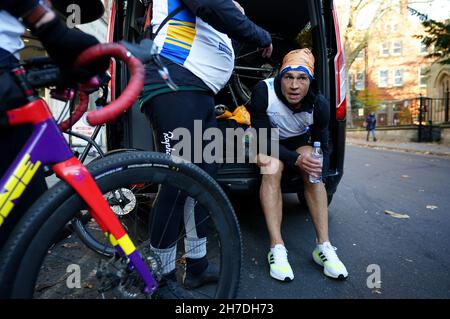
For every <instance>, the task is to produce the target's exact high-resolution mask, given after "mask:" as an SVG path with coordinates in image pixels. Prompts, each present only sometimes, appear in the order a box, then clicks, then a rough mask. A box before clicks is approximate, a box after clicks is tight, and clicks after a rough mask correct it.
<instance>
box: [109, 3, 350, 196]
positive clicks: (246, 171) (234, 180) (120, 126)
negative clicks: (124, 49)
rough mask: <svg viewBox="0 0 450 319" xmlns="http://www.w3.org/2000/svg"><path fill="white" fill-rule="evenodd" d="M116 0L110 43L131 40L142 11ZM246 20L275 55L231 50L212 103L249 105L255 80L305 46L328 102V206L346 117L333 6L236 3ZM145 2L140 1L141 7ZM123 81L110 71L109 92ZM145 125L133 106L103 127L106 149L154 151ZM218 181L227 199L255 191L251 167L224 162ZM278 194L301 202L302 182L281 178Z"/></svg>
mask: <svg viewBox="0 0 450 319" xmlns="http://www.w3.org/2000/svg"><path fill="white" fill-rule="evenodd" d="M126 2H127V5H126V6H124V5H123V3H124V1H120V0H119V1H115V3H114V5H113V8H112V12H111V21H110V29H111V34H110V38H111V39H113V40H121V39H127V40H129V41H136V40H138V39H139V37H140V31H139V30H140V21H141V20H142V19H141V17H142V16H143V15H144V12H145V7H144V5H143V3H142V2H141V1H137V0H128V1H126ZM239 2H240V3H241V5H242V6H243V7H244V8H245V12H246V15H247V16H249V17H250V18H251V19H252V20H253V21H255V22H256V23H257V24H258V25H260V26H262V27H264V28H265V29H266V30H268V31H269V32H270V33H271V34H272V38H273V45H274V53H273V55H272V57H271V58H270V59H263V58H262V57H261V56H260V54H259V53H258V52H255V50H256V49H257V48H255V47H251V46H249V45H248V44H238V45H237V46H236V67H235V70H234V73H233V75H232V77H231V79H230V82H229V84H228V85H227V87H226V88H225V89H224V90H222V92H220V93H219V95H218V97H217V103H223V104H225V105H227V106H230V107H231V108H232V107H234V106H236V105H240V104H245V103H247V102H248V101H249V99H250V95H251V89H252V88H253V86H254V85H255V84H256V82H257V81H258V80H259V79H264V78H267V77H271V76H274V75H276V73H277V70H278V69H279V66H280V64H281V60H282V58H283V56H284V55H285V54H286V53H287V52H289V51H290V50H292V49H295V48H299V47H310V48H311V49H312V51H313V53H314V56H315V58H316V65H315V77H316V78H317V80H318V83H319V87H320V89H321V91H322V93H323V94H324V95H325V97H326V98H327V99H328V100H329V102H330V108H331V109H330V117H331V118H330V126H329V130H330V134H329V136H330V141H329V143H330V149H331V157H330V165H329V169H328V172H326V174H324V179H325V184H326V189H327V193H328V202H329V203H330V202H331V199H332V197H333V194H334V193H335V192H336V189H337V186H338V184H339V182H340V180H341V178H342V175H343V168H344V150H345V116H346V96H345V92H346V90H345V87H346V73H345V65H344V54H343V51H342V45H341V41H340V35H339V24H338V20H337V14H336V10H335V8H334V4H333V1H329V0H327V1H325V0H324V1H318V0H303V1H292V0H278V1H276V4H274V2H273V1H270V0H240V1H239ZM144 3H145V2H144ZM126 81H127V74H126V71H125V70H124V69H123V68H122V65H120V64H118V65H116V66H115V72H114V76H113V88H112V89H113V92H114V93H115V94H120V92H121V89H122V88H123V87H124V86H125V84H126ZM149 136H152V132H151V129H150V126H149V123H148V121H147V120H146V119H145V117H144V115H143V114H142V113H140V111H139V109H138V107H137V106H136V107H135V108H133V110H132V111H131V112H128V113H127V114H125V115H124V116H123V117H122V118H121V119H120V120H119V121H117V122H116V123H114V124H111V125H108V127H107V139H108V148H109V149H117V148H138V149H147V150H149V149H153V143H152V141H151V139H150V138H149ZM217 181H218V182H219V184H220V185H221V186H222V187H223V189H224V190H225V191H226V192H227V193H229V194H241V195H242V194H250V193H257V192H258V190H259V183H260V174H259V169H258V168H257V167H256V166H255V165H254V164H245V163H243V164H238V163H234V164H233V163H225V164H222V165H221V166H220V168H219V171H218V173H217ZM282 190H283V192H285V193H288V192H289V193H290V192H294V193H297V194H298V196H299V199H300V201H302V202H304V197H303V183H302V181H301V178H299V176H284V177H283V181H282Z"/></svg>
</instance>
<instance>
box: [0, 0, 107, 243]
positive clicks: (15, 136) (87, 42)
mask: <svg viewBox="0 0 450 319" xmlns="http://www.w3.org/2000/svg"><path fill="white" fill-rule="evenodd" d="M71 2H72V3H75V4H76V3H77V1H71ZM91 5H92V3H91ZM100 5H101V4H100ZM96 18H98V17H96ZM24 25H25V26H26V27H27V28H29V29H30V30H31V33H32V34H33V35H34V36H36V37H37V38H38V39H39V40H40V41H41V42H42V45H43V46H44V48H45V49H46V50H47V53H48V54H49V56H50V57H51V58H52V59H53V60H54V62H55V63H56V64H57V65H58V66H59V67H60V69H61V71H62V73H65V74H67V75H68V76H71V77H72V78H74V79H75V80H83V79H88V78H90V77H91V76H93V75H95V74H100V73H102V72H104V71H105V70H106V69H107V68H108V65H109V60H102V61H100V63H96V64H95V66H93V65H90V66H88V67H83V68H82V69H77V70H72V65H73V63H74V61H75V59H76V58H77V57H78V55H79V54H80V53H81V52H82V51H84V50H85V49H87V48H88V47H90V46H92V45H95V44H97V43H98V40H97V39H96V38H95V37H93V36H91V35H88V34H86V33H83V32H81V31H78V30H75V29H69V28H68V27H67V26H66V25H65V24H64V23H62V22H61V21H60V19H59V18H58V17H57V15H56V14H55V12H54V11H53V9H52V8H51V7H50V5H49V3H47V2H44V1H38V0H0V83H1V84H0V101H1V102H0V116H1V117H3V116H4V114H2V112H4V111H6V110H9V109H13V108H16V107H20V106H22V105H24V104H26V103H27V102H28V101H27V100H26V99H25V98H24V96H23V95H22V91H21V90H20V88H19V87H18V85H17V84H16V83H15V80H14V78H13V76H12V75H11V73H10V71H11V70H12V69H13V68H15V67H17V66H18V63H19V54H18V52H19V50H21V49H22V48H23V47H24V44H23V41H22V40H21V36H22V34H23V33H24V32H25V27H24ZM31 132H32V127H31V126H29V125H21V126H13V127H8V128H4V127H0V149H1V150H2V156H0V176H1V175H3V174H4V173H5V172H6V170H7V169H8V167H9V165H10V164H11V163H12V162H13V160H14V159H15V157H16V156H17V155H18V153H19V152H20V150H21V148H22V146H23V145H24V144H25V142H26V140H27V139H28V137H29V136H30V134H31ZM46 189H47V186H46V183H45V178H44V174H43V172H42V170H41V169H40V170H39V172H37V173H36V175H35V177H34V178H33V180H32V182H31V184H30V185H29V186H28V187H27V189H26V191H25V193H24V197H23V199H21V201H20V204H18V205H17V207H15V211H14V214H12V216H10V218H8V219H6V221H5V223H4V224H3V225H2V228H1V230H0V245H1V244H2V243H3V242H4V241H5V240H6V238H7V236H8V233H9V229H8V228H9V227H10V226H9V225H13V224H14V222H15V220H17V219H18V218H20V216H22V214H23V213H24V212H25V211H26V209H27V208H28V207H29V206H30V205H31V204H32V203H33V202H34V201H35V200H36V199H37V198H38V197H39V196H40V195H41V194H42V193H43V192H44V191H45V190H46Z"/></svg>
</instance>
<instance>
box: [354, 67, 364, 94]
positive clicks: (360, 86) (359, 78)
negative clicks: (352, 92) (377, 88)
mask: <svg viewBox="0 0 450 319" xmlns="http://www.w3.org/2000/svg"><path fill="white" fill-rule="evenodd" d="M355 89H356V90H358V91H361V90H364V73H362V72H358V73H356V83H355Z"/></svg>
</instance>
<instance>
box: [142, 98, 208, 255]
mask: <svg viewBox="0 0 450 319" xmlns="http://www.w3.org/2000/svg"><path fill="white" fill-rule="evenodd" d="M144 111H145V114H146V115H147V117H148V118H149V119H150V121H151V122H152V126H153V130H154V133H155V139H156V146H157V149H158V151H159V152H162V153H167V154H173V153H174V151H173V148H174V146H176V144H177V143H179V142H180V141H179V140H175V139H172V137H173V136H172V134H173V133H174V130H175V129H180V128H184V129H186V130H185V132H189V133H190V146H191V147H190V154H191V156H189V157H190V158H185V156H186V155H187V154H186V153H185V154H181V155H183V158H185V159H188V160H190V161H191V162H193V163H195V162H198V160H197V159H196V160H195V161H194V155H193V154H194V152H195V149H197V152H198V148H200V150H201V149H203V145H204V144H205V143H204V142H203V141H202V139H201V137H202V135H203V131H204V130H206V129H207V128H210V127H216V118H215V113H214V98H213V96H212V95H210V94H208V93H207V92H202V91H178V92H175V93H166V94H161V95H158V96H156V97H154V98H153V99H151V100H150V101H149V102H148V103H147V104H146V105H145V106H144ZM194 120H200V121H201V127H202V129H201V131H200V132H199V131H198V129H197V132H196V135H195V134H194ZM198 124H199V122H197V125H198ZM177 131H179V130H177ZM177 131H175V132H177ZM183 138H186V137H185V135H183ZM183 138H180V140H183ZM199 138H200V139H199ZM185 142H187V141H184V140H183V145H189V144H186V143H185ZM207 142H208V143H209V142H210V141H207ZM195 143H197V144H195ZM198 143H200V144H198ZM178 146H180V145H178ZM196 146H197V147H196ZM180 149H181V148H180ZM195 164H196V165H198V166H199V167H201V168H202V169H203V170H205V171H206V172H207V173H209V174H210V175H211V176H212V177H215V173H216V170H217V165H216V164H207V163H204V162H203V161H202V163H195ZM186 202H187V201H186V194H182V193H180V192H179V191H178V190H177V189H175V188H173V187H167V186H162V187H161V189H160V191H159V194H158V198H157V202H156V205H155V208H154V209H155V211H154V214H153V220H152V221H151V223H150V224H151V227H152V229H151V245H152V246H153V247H155V248H162V249H164V248H168V247H170V246H173V244H174V241H175V240H176V239H177V238H178V236H179V228H178V225H180V222H181V218H182V217H183V212H184V208H185V204H186V206H189V205H188V203H186ZM194 204H195V203H194ZM191 206H192V205H191ZM194 211H195V215H194V216H192V215H191V216H190V217H189V218H188V219H189V220H186V218H184V219H185V220H184V223H185V229H186V233H188V234H187V236H188V237H196V238H204V237H206V234H207V222H204V223H200V225H197V223H198V222H199V221H202V220H204V218H205V217H206V216H207V215H206V212H205V211H204V210H203V209H202V208H201V207H197V206H195V209H194ZM193 218H195V224H194V221H193V220H192V219H193ZM167 225H169V226H167ZM191 225H197V227H196V228H195V227H192V226H191Z"/></svg>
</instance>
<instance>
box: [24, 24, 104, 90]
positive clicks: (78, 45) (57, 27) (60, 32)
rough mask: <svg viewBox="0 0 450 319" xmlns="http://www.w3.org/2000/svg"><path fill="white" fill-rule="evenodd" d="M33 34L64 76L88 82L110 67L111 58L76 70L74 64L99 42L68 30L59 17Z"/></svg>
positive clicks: (92, 37)
mask: <svg viewBox="0 0 450 319" xmlns="http://www.w3.org/2000/svg"><path fill="white" fill-rule="evenodd" d="M32 33H33V35H35V36H37V37H38V38H39V40H40V41H41V42H42V45H43V46H44V48H45V49H46V50H47V53H48V55H49V56H50V57H51V58H52V59H53V61H55V63H56V64H57V65H58V66H59V67H60V68H61V71H62V72H63V74H66V75H68V76H71V77H73V78H74V79H75V80H76V81H80V82H83V81H86V80H88V79H90V78H91V77H92V76H94V75H97V74H102V73H104V72H105V71H106V70H107V69H108V67H109V58H101V59H99V60H97V61H95V63H91V64H89V65H86V66H83V67H82V68H75V69H74V68H73V63H74V62H75V60H76V58H77V57H78V55H79V54H80V53H81V52H83V51H84V50H85V49H87V48H89V47H91V46H93V45H95V44H98V43H99V42H98V40H97V39H96V38H95V37H94V36H92V35H89V34H87V33H84V32H81V31H79V30H77V29H70V28H68V27H67V26H66V25H64V23H63V22H62V21H60V20H59V18H58V17H55V18H54V19H53V20H51V21H50V22H48V23H45V24H43V25H42V26H40V27H39V28H37V29H35V30H32Z"/></svg>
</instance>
